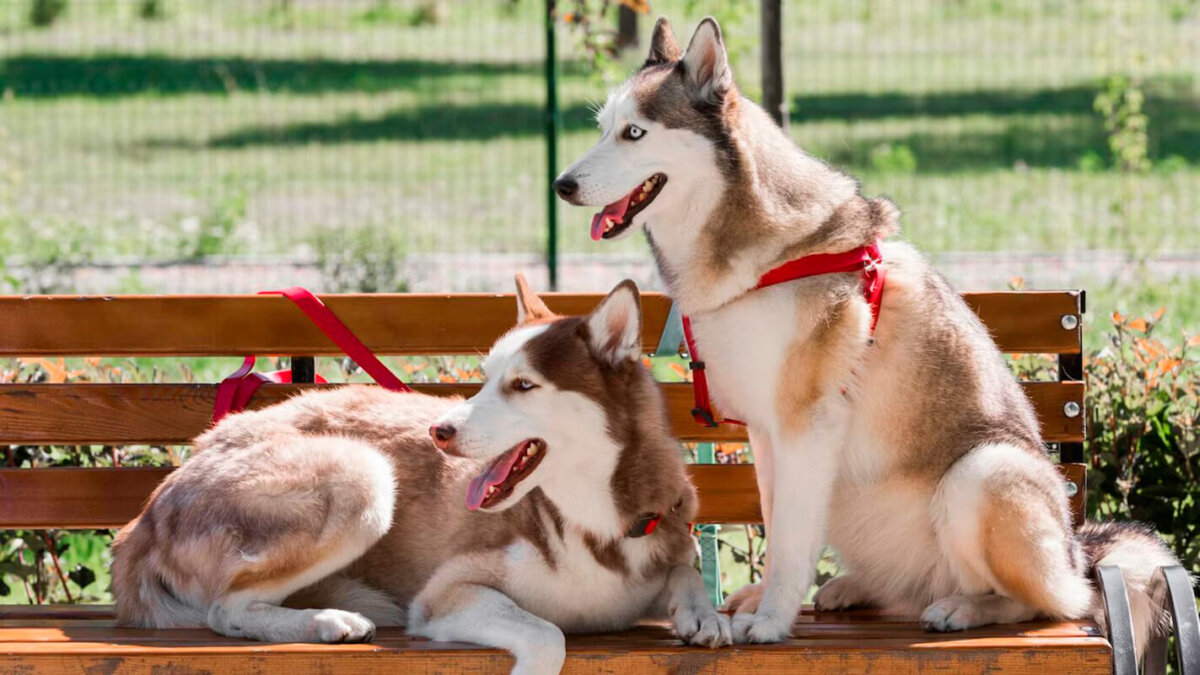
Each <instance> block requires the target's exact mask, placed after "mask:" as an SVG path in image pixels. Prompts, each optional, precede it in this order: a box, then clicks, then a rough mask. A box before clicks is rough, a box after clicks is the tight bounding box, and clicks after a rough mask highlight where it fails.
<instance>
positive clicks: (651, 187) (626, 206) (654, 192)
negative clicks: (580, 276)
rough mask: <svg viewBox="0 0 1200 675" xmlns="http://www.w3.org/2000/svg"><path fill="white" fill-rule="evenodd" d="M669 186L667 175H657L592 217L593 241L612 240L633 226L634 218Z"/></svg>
mask: <svg viewBox="0 0 1200 675" xmlns="http://www.w3.org/2000/svg"><path fill="white" fill-rule="evenodd" d="M666 184H667V176H666V175H665V174H661V173H656V174H654V175H653V176H651V177H649V178H647V179H646V180H644V181H642V183H641V185H638V186H637V187H635V188H633V191H632V192H630V193H629V194H627V195H625V196H624V197H621V198H620V199H618V200H617V201H615V202H613V203H611V204H609V205H608V206H605V207H604V210H603V211H601V212H600V213H597V214H596V215H594V216H592V241H600V240H601V239H612V238H613V237H616V236H617V235H619V234H621V233H622V232H624V231H625V230H626V229H627V228H628V227H629V226H630V225H632V224H633V217H634V216H636V215H637V214H639V213H641V211H642V209H644V208H646V207H647V206H649V205H650V202H652V201H654V198H655V197H657V196H658V193H659V192H662V189H663V186H664V185H666Z"/></svg>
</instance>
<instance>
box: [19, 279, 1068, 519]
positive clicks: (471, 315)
mask: <svg viewBox="0 0 1200 675" xmlns="http://www.w3.org/2000/svg"><path fill="white" fill-rule="evenodd" d="M601 297H602V296H601V295H595V294H547V295H546V296H545V298H546V301H547V304H548V305H549V306H550V307H551V309H554V310H555V311H558V312H560V313H562V314H582V313H586V312H587V311H589V310H590V309H591V308H592V307H594V306H595V305H596V303H597V302H598V301H599V300H600V298H601ZM965 298H966V300H967V302H968V304H970V305H971V307H972V308H973V309H974V310H975V311H976V312H977V313H978V315H979V316H980V318H981V319H982V320H983V321H984V323H985V324H986V325H987V326H988V328H989V330H990V331H991V332H992V335H993V336H994V337H995V339H996V341H997V343H998V344H999V345H1000V347H1001V349H1003V350H1004V351H1006V352H1009V353H1039V354H1051V355H1055V356H1057V357H1058V361H1059V372H1060V381H1056V382H1025V383H1022V386H1023V387H1024V388H1025V392H1026V394H1027V395H1028V396H1029V398H1030V399H1031V400H1032V401H1033V404H1034V407H1035V408H1036V410H1037V413H1038V417H1039V420H1040V421H1041V426H1042V433H1043V436H1044V437H1045V440H1046V441H1047V442H1050V443H1055V444H1057V445H1058V446H1059V448H1060V451H1061V456H1062V460H1063V464H1062V468H1063V473H1064V475H1065V476H1066V477H1067V479H1068V480H1069V481H1071V482H1072V483H1073V484H1074V485H1075V486H1076V488H1077V489H1076V498H1075V500H1074V503H1073V509H1074V510H1075V512H1076V517H1077V519H1078V518H1079V517H1080V515H1081V513H1082V508H1083V501H1082V498H1083V493H1084V490H1083V481H1084V472H1083V466H1082V461H1083V456H1082V443H1083V439H1084V420H1083V414H1082V410H1083V395H1084V385H1083V382H1082V373H1081V372H1080V371H1081V370H1082V369H1081V364H1082V354H1081V319H1082V317H1081V314H1082V312H1083V309H1084V308H1083V294H1082V293H1080V292H1075V291H1062V292H1005V293H975V294H967V295H966V296H965ZM323 300H325V302H326V303H327V304H328V305H329V307H330V308H331V309H332V310H333V311H334V313H336V314H337V315H338V317H339V318H341V319H342V320H343V321H344V322H345V323H346V324H347V325H349V326H350V327H351V328H352V329H353V330H354V331H355V332H356V333H357V334H358V336H359V337H360V338H361V339H362V340H363V342H365V343H366V344H367V345H368V346H369V347H371V348H372V349H373V350H375V351H376V352H377V353H379V354H393V355H394V354H406V355H421V354H438V355H443V354H475V353H481V352H485V351H486V350H487V349H488V348H489V347H490V346H491V344H492V342H493V341H494V340H495V339H496V338H497V337H498V336H500V335H501V334H503V333H504V332H505V331H507V330H508V329H509V328H510V327H511V326H512V323H513V321H514V318H515V302H514V300H513V297H512V296H511V295H485V294H462V295H415V294H414V295H338V296H326V297H324V298H323ZM642 307H643V319H644V331H643V335H642V340H643V345H644V346H645V348H646V351H651V350H653V349H654V347H655V346H656V345H657V343H658V340H659V336H660V334H661V332H662V329H663V325H664V323H665V321H666V317H667V313H668V310H669V308H670V301H669V300H668V299H667V298H666V297H664V296H663V295H661V294H654V293H647V294H645V295H644V296H643V304H642ZM248 354H255V355H268V354H274V355H287V356H293V357H309V356H326V355H339V354H340V351H339V350H338V348H337V347H336V346H335V345H333V343H331V342H330V341H329V340H328V338H326V337H325V336H324V335H323V334H322V333H321V332H320V331H319V330H317V329H316V328H315V327H314V326H313V325H312V324H311V323H309V321H308V320H307V319H306V318H305V317H304V316H303V315H302V314H301V313H300V312H299V311H298V310H297V309H296V308H295V307H294V306H293V305H292V304H291V303H290V302H289V301H288V300H286V299H284V298H280V297H274V296H86V297H79V296H36V297H15V296H14V297H6V296H0V357H18V356H115V355H130V356H134V355H136V356H160V357H167V356H234V355H248ZM300 362H303V360H302V359H301V360H300ZM312 386H320V385H313V384H294V385H264V386H263V388H262V389H260V390H259V393H258V394H257V395H256V397H255V399H254V401H253V402H252V405H251V407H259V406H265V405H269V404H271V403H274V402H278V401H280V400H282V399H284V398H286V397H287V396H289V395H291V394H292V393H294V392H295V391H297V390H298V389H300V388H304V387H312ZM663 386H664V391H665V395H666V399H667V403H668V407H669V410H670V414H671V418H672V423H673V426H674V430H675V433H676V434H677V435H678V436H679V438H681V439H682V440H685V441H695V442H707V441H717V442H740V441H744V440H745V431H744V429H741V428H737V427H722V428H719V429H709V428H706V427H701V426H698V425H696V424H695V422H693V421H692V418H691V415H690V413H689V411H690V409H691V406H692V400H691V386H690V385H689V384H687V383H671V384H664V385H663ZM416 388H417V389H418V390H419V391H424V392H427V393H432V394H452V393H453V394H466V395H469V394H470V393H471V392H473V391H475V390H476V389H477V388H478V385H474V384H428V385H419V386H417V387H416ZM215 393H216V385H215V384H169V383H167V384H159V383H145V384H99V383H66V384H0V446H3V445H86V444H104V445H131V444H186V443H188V442H189V441H190V440H191V439H192V438H193V437H194V436H196V435H197V434H198V433H200V432H201V431H203V430H204V429H205V428H206V427H207V426H208V424H209V420H210V418H211V415H212V410H213V402H214V397H215ZM168 471H169V469H137V468H90V469H82V468H55V469H12V468H6V469H0V529H16V528H105V527H119V526H121V525H123V524H124V523H125V522H127V521H128V520H129V519H130V518H132V517H133V516H134V515H136V514H137V512H138V511H139V510H140V508H141V506H142V504H143V503H144V501H145V499H146V497H147V496H148V495H149V493H150V491H151V490H152V489H153V488H154V486H155V485H156V484H157V483H158V481H159V480H161V479H162V478H163V476H165V475H166V473H167V472H168ZM692 471H693V473H692V475H693V478H694V480H695V481H696V484H697V487H698V489H699V491H700V494H701V516H700V520H701V521H703V522H756V521H759V520H761V515H760V514H759V508H758V496H757V490H756V487H755V481H754V475H753V467H752V466H748V465H741V466H733V465H727V466H723V465H715V466H695V467H692Z"/></svg>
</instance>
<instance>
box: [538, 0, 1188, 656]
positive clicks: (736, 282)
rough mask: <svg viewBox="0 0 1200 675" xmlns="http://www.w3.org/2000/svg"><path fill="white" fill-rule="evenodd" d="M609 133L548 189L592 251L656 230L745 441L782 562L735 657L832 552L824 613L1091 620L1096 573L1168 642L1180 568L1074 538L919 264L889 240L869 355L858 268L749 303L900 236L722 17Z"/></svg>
mask: <svg viewBox="0 0 1200 675" xmlns="http://www.w3.org/2000/svg"><path fill="white" fill-rule="evenodd" d="M597 117H598V121H599V124H600V140H599V141H597V143H596V145H595V146H594V147H593V148H592V149H591V150H589V151H588V152H587V153H586V154H585V155H583V156H582V157H581V158H579V159H578V160H577V161H576V162H575V163H574V164H572V165H571V167H570V168H568V169H567V170H566V171H564V172H563V174H562V175H561V176H560V177H559V178H558V180H557V181H556V184H555V188H556V190H557V191H558V192H559V194H560V196H562V197H563V198H564V199H566V200H568V201H570V202H571V203H574V204H579V205H589V206H597V207H602V211H601V212H600V213H598V214H596V215H595V216H594V217H593V218H592V237H593V239H596V240H601V239H603V240H609V239H617V238H620V237H623V236H626V235H628V234H630V233H632V232H634V231H636V229H639V228H640V229H641V230H643V231H644V232H645V234H646V237H647V239H648V240H649V242H650V247H651V249H652V251H653V253H654V257H655V261H656V262H657V264H658V268H659V271H660V273H661V275H662V277H663V279H664V280H665V281H666V283H667V286H668V289H669V291H670V293H671V296H672V297H673V298H674V299H675V301H676V303H678V305H679V307H680V309H681V310H682V311H683V313H684V314H686V315H689V316H690V317H691V322H692V327H693V329H694V332H695V339H696V342H697V351H698V352H699V353H700V354H702V356H703V358H704V360H705V363H706V373H707V376H708V379H709V381H710V382H711V384H712V387H713V396H714V397H715V399H716V401H717V403H718V404H719V407H720V409H721V411H722V412H724V413H725V414H728V415H730V416H732V417H736V418H737V419H739V420H744V421H745V422H746V424H747V426H748V429H749V435H750V441H751V445H752V446H753V448H754V454H755V461H756V464H755V466H756V470H757V475H758V484H759V493H760V495H761V497H762V512H763V515H764V518H765V521H766V527H767V537H768V540H769V542H770V547H769V549H768V559H767V573H766V582H765V583H764V584H762V585H755V586H750V587H747V588H745V589H742V590H741V591H739V592H738V593H736V594H734V596H733V597H732V598H731V602H730V606H731V608H733V609H735V610H736V611H737V612H738V613H737V614H736V615H735V616H734V619H733V628H734V638H735V640H736V641H746V642H773V641H777V640H780V639H783V638H784V637H786V636H787V634H788V631H789V630H790V628H791V626H792V621H793V619H794V618H795V616H796V612H797V611H798V610H799V609H800V605H801V602H802V601H803V599H804V596H805V593H806V592H807V590H808V588H809V585H810V584H811V583H812V581H813V578H814V576H815V565H816V561H817V558H818V556H819V554H820V552H821V550H822V548H823V547H824V546H825V544H826V542H828V543H830V544H832V546H833V547H834V548H835V549H836V550H837V552H838V554H839V555H840V556H841V558H842V560H843V561H844V562H845V563H846V565H847V566H848V567H849V570H850V571H849V573H848V574H846V575H844V576H841V577H838V578H836V579H834V580H832V581H830V582H829V583H827V584H826V585H825V586H824V587H823V588H822V589H821V591H820V593H819V594H818V595H817V598H816V603H817V606H818V607H819V608H823V609H840V608H845V607H849V606H854V605H874V606H878V607H883V608H887V609H889V610H893V611H896V612H899V613H903V614H911V615H916V614H919V615H920V616H921V620H922V622H923V623H924V625H925V626H926V627H928V628H930V629H932V630H962V629H965V628H971V627H974V626H981V625H985V624H989V623H996V622H1010V621H1024V620H1028V619H1032V618H1035V617H1045V616H1049V617H1057V618H1078V617H1083V616H1085V615H1089V614H1097V613H1098V612H1099V611H1100V610H1099V604H1098V599H1097V593H1096V592H1095V590H1094V589H1093V587H1092V585H1091V583H1090V582H1089V580H1088V571H1089V569H1090V568H1091V567H1093V566H1094V565H1096V564H1109V565H1118V566H1120V567H1121V568H1122V571H1123V572H1124V573H1125V580H1126V583H1127V584H1128V587H1129V591H1130V599H1131V601H1132V605H1133V616H1134V622H1135V634H1136V637H1137V642H1138V644H1139V646H1142V645H1145V644H1146V641H1147V640H1148V639H1149V637H1150V636H1151V635H1152V634H1154V633H1158V632H1161V631H1162V629H1163V628H1164V624H1163V621H1164V617H1165V613H1164V611H1163V597H1162V593H1161V591H1160V589H1157V588H1156V587H1155V585H1154V583H1152V579H1153V578H1154V577H1153V575H1154V574H1155V570H1156V568H1157V567H1159V566H1161V565H1172V564H1175V563H1176V561H1175V558H1174V557H1173V556H1172V555H1171V554H1170V552H1169V551H1168V550H1167V549H1166V547H1165V546H1164V545H1163V544H1162V542H1161V541H1159V540H1158V539H1157V538H1156V537H1155V536H1154V535H1153V533H1147V532H1146V531H1145V530H1144V529H1142V528H1139V527H1137V526H1130V525H1118V524H1113V523H1108V524H1093V523H1089V524H1087V525H1085V526H1084V527H1083V529H1082V530H1081V531H1079V532H1076V531H1075V530H1074V529H1073V528H1072V527H1071V519H1070V514H1069V509H1068V499H1067V494H1066V490H1065V487H1064V481H1063V480H1062V479H1061V477H1060V476H1059V474H1058V473H1057V471H1056V469H1055V467H1054V465H1053V463H1052V462H1051V461H1050V459H1049V458H1048V457H1047V455H1046V452H1045V446H1044V445H1043V444H1042V439H1041V437H1040V436H1039V430H1038V422H1037V419H1036V417H1035V415H1034V411H1033V408H1032V407H1031V406H1030V404H1029V402H1028V401H1027V400H1026V399H1025V396H1024V395H1023V393H1022V391H1021V388H1020V387H1019V386H1018V385H1017V383H1016V381H1015V380H1014V379H1013V377H1012V375H1011V374H1010V372H1009V370H1008V367H1007V365H1006V364H1005V362H1004V360H1003V358H1002V357H1001V354H1000V351H999V350H998V349H997V348H996V345H995V344H994V343H993V342H992V340H991V338H990V336H989V335H988V332H987V330H986V329H985V328H984V327H983V325H982V324H981V323H980V322H979V320H978V319H977V318H976V316H975V314H974V313H973V312H972V311H971V310H970V308H968V307H967V305H966V303H964V302H963V300H962V298H961V297H960V296H959V295H958V294H957V293H955V292H954V291H953V290H952V289H951V288H950V287H949V285H948V284H947V283H946V282H945V280H944V279H943V278H942V277H941V276H939V275H938V273H937V272H936V271H934V270H933V268H932V267H931V266H930V265H929V263H928V262H927V261H926V260H925V259H924V258H923V257H922V256H921V255H920V254H918V253H917V251H916V250H914V249H913V248H912V247H911V246H909V245H908V244H906V243H903V242H899V241H889V242H886V243H885V244H884V246H883V255H882V257H883V267H884V269H885V270H886V275H887V276H886V285H885V287H884V290H883V294H882V307H881V311H880V312H879V320H878V326H877V327H876V329H875V331H874V334H873V335H872V333H871V321H872V312H871V309H870V308H869V306H868V301H867V300H866V298H865V297H864V290H863V287H864V282H863V277H862V274H860V273H859V272H853V273H842V274H826V275H823V276H813V277H810V278H804V279H799V280H793V281H789V282H787V283H779V284H777V285H771V286H770V287H768V288H759V287H758V285H759V279H760V278H761V277H762V276H763V275H764V273H766V272H767V271H768V270H772V269H775V268H776V267H777V266H779V265H780V264H781V263H784V262H786V261H790V260H794V259H797V258H801V257H806V256H813V255H817V254H839V253H845V252H847V251H853V250H854V249H856V248H858V247H864V246H868V245H871V244H872V243H874V242H875V241H876V240H878V239H882V238H884V237H888V236H891V235H893V234H895V233H896V231H897V229H898V219H899V211H898V210H897V209H896V207H895V206H894V205H893V204H892V203H891V202H889V201H887V200H886V199H868V198H866V197H864V196H862V195H861V194H860V192H859V185H858V183H857V182H856V181H855V180H854V179H853V178H851V177H850V176H847V175H846V174H844V173H842V172H840V171H838V170H836V169H834V168H832V167H830V166H829V165H827V164H825V163H824V162H822V161H820V160H818V159H815V158H813V157H811V156H809V155H807V154H805V153H804V152H803V151H802V150H801V149H800V148H798V147H797V146H796V145H795V143H793V142H792V139H791V138H789V137H788V135H787V134H786V133H785V132H783V131H781V130H780V128H779V127H778V126H776V125H775V124H774V123H773V122H772V121H771V119H770V118H769V117H768V116H767V114H766V113H765V112H764V111H763V110H762V109H761V108H759V107H758V106H757V105H755V104H754V103H753V102H751V101H750V100H748V99H746V98H744V97H742V95H741V94H740V93H739V92H738V89H737V87H736V86H735V84H734V80H733V72H732V69H731V68H730V66H729V61H728V58H727V56H726V52H725V45H724V43H723V41H722V39H721V32H720V29H719V28H718V26H717V24H716V22H715V21H713V20H712V19H706V20H705V21H703V22H702V23H701V24H700V26H699V27H698V28H697V29H696V32H695V34H694V35H693V36H692V39H691V42H690V43H689V45H688V47H687V49H686V50H684V49H681V48H680V46H679V44H678V43H677V42H676V41H675V37H674V35H673V34H672V32H671V28H670V26H669V25H668V24H667V22H666V20H664V19H660V20H659V23H658V24H657V25H656V26H655V30H654V35H653V38H652V41H651V45H650V54H649V57H648V58H647V60H646V63H645V65H644V66H643V67H642V68H641V69H640V70H639V71H638V72H637V73H635V74H634V75H633V76H632V77H631V78H629V80H628V81H627V82H626V83H625V84H623V85H621V86H620V87H618V88H617V89H615V90H614V91H613V92H612V94H611V96H610V97H609V99H608V102H607V103H606V104H605V106H604V107H603V109H602V110H600V112H599V114H598V116H597ZM965 225H967V226H969V224H965Z"/></svg>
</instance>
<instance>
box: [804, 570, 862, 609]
mask: <svg viewBox="0 0 1200 675" xmlns="http://www.w3.org/2000/svg"><path fill="white" fill-rule="evenodd" d="M861 595H862V594H861V593H860V592H859V589H858V587H857V586H855V585H854V581H853V580H852V579H851V578H850V577H846V576H841V577H834V578H833V579H830V580H829V581H826V582H825V583H824V584H823V585H822V586H821V588H819V589H817V596H816V597H815V598H813V605H815V606H816V608H817V610H818V611H821V612H837V611H840V610H843V609H850V608H851V607H858V606H860V605H862V604H863V602H864V599H863V598H862V597H861Z"/></svg>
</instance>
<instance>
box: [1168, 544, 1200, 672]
mask: <svg viewBox="0 0 1200 675" xmlns="http://www.w3.org/2000/svg"><path fill="white" fill-rule="evenodd" d="M1159 571H1160V572H1162V575H1163V579H1164V580H1165V581H1166V586H1167V597H1168V600H1169V602H1168V605H1167V606H1168V608H1169V609H1170V610H1171V627H1172V628H1173V629H1174V632H1175V662H1176V664H1178V666H1179V669H1178V671H1177V672H1178V673H1179V674H1180V675H1200V616H1198V615H1197V613H1196V596H1195V595H1194V594H1193V593H1192V578H1191V577H1190V576H1189V575H1188V573H1187V570H1185V569H1184V568H1182V567H1180V566H1179V565H1172V566H1170V567H1160V568H1159Z"/></svg>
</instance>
